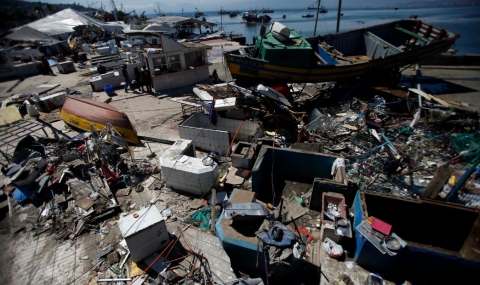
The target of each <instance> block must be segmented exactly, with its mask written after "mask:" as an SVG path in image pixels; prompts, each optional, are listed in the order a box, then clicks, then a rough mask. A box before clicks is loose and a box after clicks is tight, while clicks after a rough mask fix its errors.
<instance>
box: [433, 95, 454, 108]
mask: <svg viewBox="0 0 480 285" xmlns="http://www.w3.org/2000/svg"><path fill="white" fill-rule="evenodd" d="M430 97H431V98H432V100H433V101H435V102H437V103H439V104H442V105H443V106H446V107H450V108H451V107H452V105H450V104H449V103H447V102H446V101H444V100H443V99H440V98H438V97H435V96H433V95H430Z"/></svg>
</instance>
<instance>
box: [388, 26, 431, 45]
mask: <svg viewBox="0 0 480 285" xmlns="http://www.w3.org/2000/svg"><path fill="white" fill-rule="evenodd" d="M395 30H397V31H400V32H402V33H405V34H407V35H410V36H412V37H414V38H416V39H417V40H420V41H422V42H425V43H427V44H428V43H429V42H430V40H429V39H426V38H424V37H422V36H420V35H418V34H415V33H414V32H411V31H409V30H406V29H404V28H400V27H399V26H396V27H395Z"/></svg>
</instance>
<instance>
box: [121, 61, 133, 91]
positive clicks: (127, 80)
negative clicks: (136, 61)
mask: <svg viewBox="0 0 480 285" xmlns="http://www.w3.org/2000/svg"><path fill="white" fill-rule="evenodd" d="M122 74H123V78H125V93H128V91H127V89H128V87H130V89H132V81H131V80H130V75H128V71H127V65H126V64H124V65H123V67H122Z"/></svg>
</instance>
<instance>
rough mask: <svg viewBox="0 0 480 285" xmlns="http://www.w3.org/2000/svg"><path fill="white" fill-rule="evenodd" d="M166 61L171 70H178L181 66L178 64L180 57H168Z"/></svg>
mask: <svg viewBox="0 0 480 285" xmlns="http://www.w3.org/2000/svg"><path fill="white" fill-rule="evenodd" d="M168 61H169V64H170V68H171V69H175V70H180V69H182V66H181V64H180V55H178V54H177V55H170V56H169V57H168Z"/></svg>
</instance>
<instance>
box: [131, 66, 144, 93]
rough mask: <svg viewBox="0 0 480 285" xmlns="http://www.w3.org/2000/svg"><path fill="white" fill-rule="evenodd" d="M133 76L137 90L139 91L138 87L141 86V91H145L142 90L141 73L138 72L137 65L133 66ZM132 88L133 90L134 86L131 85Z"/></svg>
mask: <svg viewBox="0 0 480 285" xmlns="http://www.w3.org/2000/svg"><path fill="white" fill-rule="evenodd" d="M133 76H134V77H135V81H136V84H135V85H136V86H137V87H138V91H140V88H141V89H142V92H145V91H143V85H142V74H141V73H140V70H138V67H135V68H134V69H133ZM132 90H133V91H135V86H132Z"/></svg>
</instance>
